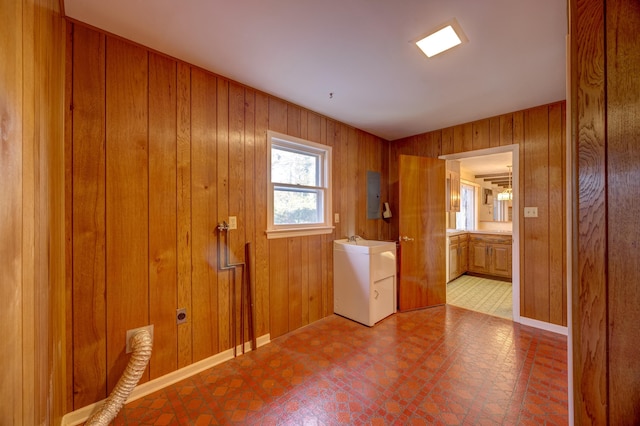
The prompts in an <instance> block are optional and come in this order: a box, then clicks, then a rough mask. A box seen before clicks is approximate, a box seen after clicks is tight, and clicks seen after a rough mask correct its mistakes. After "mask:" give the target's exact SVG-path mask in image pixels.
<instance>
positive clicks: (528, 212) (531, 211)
mask: <svg viewBox="0 0 640 426" xmlns="http://www.w3.org/2000/svg"><path fill="white" fill-rule="evenodd" d="M524 217H538V208H537V207H525V208H524Z"/></svg>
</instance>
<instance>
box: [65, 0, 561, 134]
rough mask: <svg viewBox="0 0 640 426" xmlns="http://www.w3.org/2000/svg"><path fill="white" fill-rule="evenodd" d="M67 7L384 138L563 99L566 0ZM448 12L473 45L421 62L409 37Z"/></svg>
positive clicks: (205, 0)
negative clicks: (331, 96) (331, 95)
mask: <svg viewBox="0 0 640 426" xmlns="http://www.w3.org/2000/svg"><path fill="white" fill-rule="evenodd" d="M64 5H65V13H66V14H67V16H69V17H71V18H74V19H76V20H79V21H83V22H86V23H88V24H90V25H93V26H95V27H98V28H101V29H104V30H106V31H109V32H111V33H114V34H117V35H119V36H122V37H124V38H127V39H130V40H133V41H135V42H138V43H140V44H142V45H145V46H148V47H151V48H153V49H155V50H158V51H161V52H164V53H166V54H169V55H171V56H174V57H176V58H179V59H182V60H184V61H187V62H189V63H192V64H195V65H198V66H201V67H203V68H205V69H208V70H210V71H213V72H215V73H217V74H220V75H223V76H225V77H228V78H230V79H232V80H236V81H238V82H240V83H244V84H246V85H248V86H251V87H254V88H256V89H259V90H261V91H264V92H266V93H269V94H272V95H275V96H278V97H280V98H283V99H285V100H288V101H291V102H293V103H295V104H298V105H300V106H303V107H305V108H309V109H311V110H313V111H316V112H319V113H321V114H324V115H326V116H328V117H332V118H335V119H337V120H340V121H342V122H345V123H348V124H350V125H352V126H354V127H357V128H360V129H363V130H365V131H368V132H371V133H373V134H375V135H378V136H380V137H382V138H385V139H387V140H395V139H399V138H401V137H405V136H410V135H414V134H418V133H423V132H426V131H430V130H434V129H439V128H443V127H447V126H451V125H454V124H460V123H464V122H468V121H472V120H475V119H479V118H486V117H490V116H493V115H498V114H502V113H506V112H510V111H515V110H519V109H524V108H528V107H532V106H536V105H540V104H544V103H549V102H554V101H557V100H561V99H564V98H565V62H566V61H565V34H566V32H567V17H566V1H565V0H482V1H478V0H271V1H266V0H234V1H230V0H182V1H176V0H109V1H104V0H65V1H64ZM452 18H456V19H457V21H458V22H459V23H460V25H461V27H462V29H463V31H464V32H465V34H466V36H467V37H468V39H469V42H468V43H466V44H463V45H461V46H458V47H457V48H454V49H452V50H450V51H448V52H445V53H443V54H441V55H438V56H436V57H434V58H431V59H428V58H426V56H424V55H423V54H422V53H421V52H420V51H419V49H418V48H417V47H416V46H415V44H414V43H413V42H414V41H415V40H417V39H418V38H419V37H420V36H423V35H425V34H426V33H427V32H429V31H430V30H431V29H434V28H435V27H438V26H439V25H441V24H442V23H444V22H447V21H449V20H451V19H452ZM330 93H333V98H330V95H329V94H330Z"/></svg>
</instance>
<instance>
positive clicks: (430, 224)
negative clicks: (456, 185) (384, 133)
mask: <svg viewBox="0 0 640 426" xmlns="http://www.w3.org/2000/svg"><path fill="white" fill-rule="evenodd" d="M444 189H445V162H444V160H437V159H432V158H425V157H417V156H406V155H403V156H400V158H399V199H400V201H399V209H398V210H399V212H398V215H399V216H400V232H401V236H406V237H409V238H413V240H409V241H402V242H401V250H402V257H401V261H400V283H399V287H398V308H399V310H401V311H407V310H412V309H420V308H425V307H429V306H436V305H439V304H443V303H445V302H446V270H445V269H446V265H445V238H446V236H445V209H444V202H445V197H444Z"/></svg>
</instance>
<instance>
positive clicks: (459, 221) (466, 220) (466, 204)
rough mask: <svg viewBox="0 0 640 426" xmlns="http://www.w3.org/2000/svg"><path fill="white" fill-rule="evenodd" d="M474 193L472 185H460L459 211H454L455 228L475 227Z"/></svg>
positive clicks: (470, 228) (468, 228)
mask: <svg viewBox="0 0 640 426" xmlns="http://www.w3.org/2000/svg"><path fill="white" fill-rule="evenodd" d="M475 193H476V190H475V188H474V187H473V186H471V185H467V184H465V183H463V184H461V185H460V198H461V200H460V211H459V212H458V213H456V229H467V230H472V229H475V205H476V201H475Z"/></svg>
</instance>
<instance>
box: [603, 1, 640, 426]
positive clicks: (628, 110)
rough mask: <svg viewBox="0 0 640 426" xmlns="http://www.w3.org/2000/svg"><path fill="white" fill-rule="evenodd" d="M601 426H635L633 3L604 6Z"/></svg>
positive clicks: (639, 265) (639, 156)
mask: <svg viewBox="0 0 640 426" xmlns="http://www.w3.org/2000/svg"><path fill="white" fill-rule="evenodd" d="M605 20H606V24H605V26H606V34H605V37H606V57H607V69H606V87H607V92H606V96H607V111H606V123H607V127H606V129H607V135H606V137H607V142H606V143H607V147H606V152H607V159H606V161H607V214H608V217H607V222H608V223H607V239H608V241H607V247H608V262H607V272H608V277H607V281H608V286H607V308H608V324H607V332H608V341H607V344H608V354H609V359H608V370H609V371H608V377H609V386H608V393H609V395H608V405H609V419H608V420H609V424H612V425H614V424H620V425H621V424H640V392H638V390H639V389H640V373H639V372H640V349H639V348H638V342H639V341H640V328H638V322H639V321H640V291H638V284H637V283H638V277H639V275H640V259H639V257H638V256H637V255H635V254H636V253H637V242H638V229H639V226H640V208H639V206H638V199H637V196H638V194H639V193H640V169H639V168H638V164H640V148H639V146H640V105H639V104H638V95H639V93H640V82H639V81H638V78H637V75H638V70H639V69H640V51H639V49H638V38H637V34H638V28H639V27H640V4H638V2H637V1H631V0H615V1H609V2H607V4H606V17H605Z"/></svg>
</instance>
